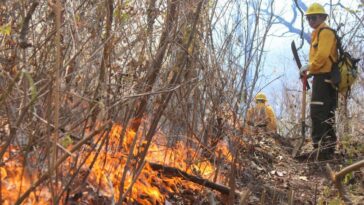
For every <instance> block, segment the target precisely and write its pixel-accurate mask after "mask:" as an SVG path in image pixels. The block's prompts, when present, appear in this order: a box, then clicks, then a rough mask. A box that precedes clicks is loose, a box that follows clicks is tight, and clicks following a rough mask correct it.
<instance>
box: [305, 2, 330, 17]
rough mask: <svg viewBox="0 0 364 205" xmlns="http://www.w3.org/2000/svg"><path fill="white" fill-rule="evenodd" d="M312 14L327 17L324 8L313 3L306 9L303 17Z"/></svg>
mask: <svg viewBox="0 0 364 205" xmlns="http://www.w3.org/2000/svg"><path fill="white" fill-rule="evenodd" d="M312 14H324V15H327V13H326V11H325V8H324V7H323V6H322V5H321V4H319V3H313V4H311V5H310V6H309V7H308V9H307V11H306V14H305V15H306V16H307V15H312Z"/></svg>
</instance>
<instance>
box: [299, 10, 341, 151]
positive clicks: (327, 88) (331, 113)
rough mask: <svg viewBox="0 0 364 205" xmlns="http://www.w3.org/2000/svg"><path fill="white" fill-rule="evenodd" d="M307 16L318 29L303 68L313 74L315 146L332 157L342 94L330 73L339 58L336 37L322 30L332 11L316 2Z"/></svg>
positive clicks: (311, 106) (313, 34)
mask: <svg viewBox="0 0 364 205" xmlns="http://www.w3.org/2000/svg"><path fill="white" fill-rule="evenodd" d="M305 15H306V19H307V21H308V23H309V25H310V27H311V28H312V29H314V30H313V32H312V35H311V45H310V52H309V63H308V64H307V65H304V66H302V67H301V68H300V72H301V74H302V73H303V72H306V71H308V72H309V73H310V75H313V82H312V96H311V104H310V115H311V121H312V133H311V137H312V141H313V147H314V148H315V149H316V150H319V156H321V157H325V158H330V157H332V156H333V154H334V151H335V146H336V134H335V129H334V122H335V109H336V105H337V95H338V94H337V91H336V89H335V88H334V86H333V85H332V83H331V74H330V73H331V70H332V66H333V62H336V61H337V58H338V54H337V48H336V38H335V34H334V33H333V32H332V31H330V30H328V29H322V28H324V27H328V25H327V24H326V23H325V20H326V18H327V16H328V14H327V13H326V12H325V9H324V7H323V6H321V5H320V4H318V3H313V4H312V5H311V6H310V7H309V8H308V9H307V11H306V14H305ZM320 30H321V31H320ZM318 35H320V38H319V39H320V41H319V42H318Z"/></svg>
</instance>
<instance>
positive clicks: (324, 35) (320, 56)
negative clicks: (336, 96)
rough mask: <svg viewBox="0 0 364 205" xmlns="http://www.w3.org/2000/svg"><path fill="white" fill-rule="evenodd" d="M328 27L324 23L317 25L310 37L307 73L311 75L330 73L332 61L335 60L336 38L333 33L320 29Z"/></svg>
mask: <svg viewBox="0 0 364 205" xmlns="http://www.w3.org/2000/svg"><path fill="white" fill-rule="evenodd" d="M324 27H328V25H327V24H326V23H322V24H321V25H319V26H318V27H317V28H316V29H315V30H314V31H313V32H312V35H311V47H310V56H309V72H310V73H311V74H319V73H329V72H330V71H331V67H332V62H331V60H330V56H331V58H332V60H334V61H336V60H337V49H336V38H335V34H334V32H333V31H331V30H329V29H323V30H321V32H320V37H318V33H319V31H320V29H322V28H324Z"/></svg>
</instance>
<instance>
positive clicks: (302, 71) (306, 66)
mask: <svg viewBox="0 0 364 205" xmlns="http://www.w3.org/2000/svg"><path fill="white" fill-rule="evenodd" d="M308 68H309V65H308V64H306V65H303V66H302V67H301V68H300V75H303V74H304V73H305V72H306V71H307V70H308Z"/></svg>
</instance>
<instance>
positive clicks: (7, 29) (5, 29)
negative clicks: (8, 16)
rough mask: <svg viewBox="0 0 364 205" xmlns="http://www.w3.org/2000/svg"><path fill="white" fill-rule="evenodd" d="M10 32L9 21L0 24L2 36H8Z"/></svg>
mask: <svg viewBox="0 0 364 205" xmlns="http://www.w3.org/2000/svg"><path fill="white" fill-rule="evenodd" d="M10 33H11V23H10V22H9V23H7V24H5V25H2V26H0V34H2V35H4V36H8V35H10Z"/></svg>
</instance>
